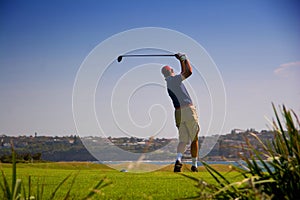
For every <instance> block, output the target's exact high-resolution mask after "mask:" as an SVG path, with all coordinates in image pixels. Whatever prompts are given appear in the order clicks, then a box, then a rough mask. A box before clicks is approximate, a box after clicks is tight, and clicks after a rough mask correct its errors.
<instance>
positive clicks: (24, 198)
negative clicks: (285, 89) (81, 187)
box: [0, 142, 111, 200]
mask: <svg viewBox="0 0 300 200" xmlns="http://www.w3.org/2000/svg"><path fill="white" fill-rule="evenodd" d="M11 146H12V150H11V151H12V156H11V157H12V181H11V184H10V183H9V181H8V178H7V177H6V175H5V174H4V172H3V171H2V170H1V173H2V180H1V181H0V199H3V200H31V199H35V200H40V199H49V200H53V199H57V198H56V194H57V191H58V190H59V189H60V188H61V187H62V185H63V184H65V183H66V181H67V180H69V179H70V178H71V177H72V174H69V175H68V176H66V177H65V178H64V179H63V180H62V181H61V182H60V183H58V185H56V186H55V187H54V188H53V190H52V188H51V190H52V192H51V193H50V195H45V194H44V190H45V186H46V184H44V183H42V184H40V183H37V185H33V184H32V181H31V176H29V177H28V180H26V182H25V181H24V180H21V179H17V167H16V153H15V151H14V148H13V144H12V142H11ZM78 173H79V172H78ZM78 173H77V174H75V175H73V178H72V181H71V184H70V187H69V188H68V190H67V192H66V194H65V196H64V197H63V199H65V200H66V199H74V197H72V196H71V190H72V187H73V185H74V183H75V180H76V177H77V175H78ZM0 176H1V175H0ZM109 184H111V183H110V182H107V181H106V180H105V179H102V180H100V181H99V182H98V183H97V184H96V185H95V186H94V187H93V189H92V190H91V191H90V192H89V193H87V195H86V196H85V197H84V198H83V199H84V200H85V199H91V198H92V197H93V196H95V195H96V194H98V193H100V192H101V190H102V189H103V188H104V187H106V186H108V185H109ZM33 188H36V190H35V191H32V190H33ZM59 199H61V198H59ZM75 199H77V198H75Z"/></svg>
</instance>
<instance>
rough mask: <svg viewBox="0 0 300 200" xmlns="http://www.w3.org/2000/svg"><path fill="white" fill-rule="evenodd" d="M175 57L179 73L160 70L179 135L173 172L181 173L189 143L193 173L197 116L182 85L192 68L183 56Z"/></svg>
mask: <svg viewBox="0 0 300 200" xmlns="http://www.w3.org/2000/svg"><path fill="white" fill-rule="evenodd" d="M175 57H176V58H177V59H178V60H179V61H180V65H181V73H180V74H178V75H175V73H174V71H173V69H172V68H171V67H170V66H164V67H163V68H162V69H161V72H162V74H163V75H164V77H165V80H166V82H167V91H168V94H169V96H170V98H171V99H172V102H173V105H174V108H175V121H176V126H177V128H178V133H179V143H178V146H177V157H176V162H175V166H174V172H181V167H182V163H181V159H182V154H183V153H184V151H185V148H186V145H187V144H189V142H190V141H191V142H192V143H191V156H192V168H191V170H192V171H193V172H198V169H197V157H198V132H199V130H200V127H199V124H198V116H197V112H196V109H195V107H194V106H193V102H192V99H191V97H190V95H189V93H188V91H187V89H186V88H185V86H184V84H183V82H182V81H183V80H185V79H186V78H188V77H189V76H191V75H192V67H191V65H190V62H189V60H188V59H187V57H186V56H185V55H184V54H181V53H177V54H175Z"/></svg>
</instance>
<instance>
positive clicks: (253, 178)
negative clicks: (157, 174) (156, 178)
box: [189, 105, 300, 200]
mask: <svg viewBox="0 0 300 200" xmlns="http://www.w3.org/2000/svg"><path fill="white" fill-rule="evenodd" d="M273 110H274V113H275V120H273V129H274V140H273V141H271V142H269V143H268V144H264V143H263V142H262V141H261V140H260V139H259V137H257V135H256V134H254V133H253V134H252V136H253V137H255V138H256V139H257V141H258V142H259V143H260V145H261V146H262V147H263V149H264V151H258V150H257V149H256V148H254V147H253V146H252V145H251V143H250V142H249V140H248V139H247V138H246V139H245V141H246V145H243V146H242V147H241V148H242V150H243V151H244V155H250V156H249V157H246V156H241V158H242V160H243V163H244V164H242V167H240V168H239V167H235V166H231V168H232V169H233V170H236V171H238V172H239V173H240V174H241V175H242V176H243V177H244V180H242V181H239V182H233V183H231V182H229V181H228V180H227V179H226V177H225V176H223V175H221V174H220V173H218V171H217V170H215V169H213V168H212V167H211V166H209V165H207V164H206V163H204V162H203V164H204V166H205V167H206V169H207V170H208V172H209V173H210V174H211V175H212V176H213V177H214V179H215V180H216V181H217V183H218V184H215V185H213V184H207V183H205V182H204V181H202V180H196V179H195V178H193V177H189V178H191V179H194V180H195V181H197V182H198V185H197V187H199V188H200V192H199V196H197V197H194V198H196V199H272V200H273V199H278V200H279V199H280V200H282V199H290V200H294V199H300V195H299V191H300V134H299V127H300V122H299V119H298V117H297V115H296V114H295V112H294V111H292V110H287V109H286V107H285V106H282V107H281V108H280V110H281V114H282V119H281V118H280V117H279V115H278V112H277V110H276V108H275V107H274V105H273Z"/></svg>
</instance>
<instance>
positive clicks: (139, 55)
mask: <svg viewBox="0 0 300 200" xmlns="http://www.w3.org/2000/svg"><path fill="white" fill-rule="evenodd" d="M150 56H175V54H135V55H122V57H150Z"/></svg>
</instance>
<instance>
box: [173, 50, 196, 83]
mask: <svg viewBox="0 0 300 200" xmlns="http://www.w3.org/2000/svg"><path fill="white" fill-rule="evenodd" d="M176 58H177V59H178V60H179V61H180V65H181V76H182V79H183V80H184V79H186V78H188V77H189V76H190V75H192V66H191V64H190V61H189V60H188V59H187V58H186V55H184V54H181V53H177V54H176Z"/></svg>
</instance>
